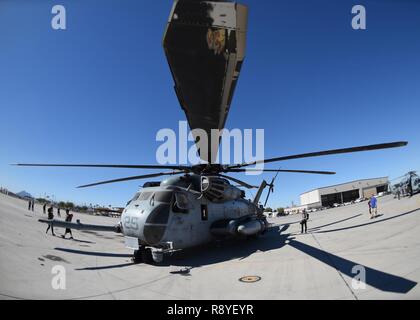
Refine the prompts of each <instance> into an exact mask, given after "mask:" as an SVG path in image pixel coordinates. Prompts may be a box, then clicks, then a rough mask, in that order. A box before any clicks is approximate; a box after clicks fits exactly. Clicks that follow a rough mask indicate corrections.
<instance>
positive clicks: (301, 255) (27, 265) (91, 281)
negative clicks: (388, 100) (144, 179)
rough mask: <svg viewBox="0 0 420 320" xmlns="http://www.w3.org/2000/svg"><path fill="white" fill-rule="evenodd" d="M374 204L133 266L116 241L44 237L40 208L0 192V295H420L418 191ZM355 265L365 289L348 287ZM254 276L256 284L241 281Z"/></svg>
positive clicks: (285, 221) (91, 219)
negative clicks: (374, 209) (58, 271)
mask: <svg viewBox="0 0 420 320" xmlns="http://www.w3.org/2000/svg"><path fill="white" fill-rule="evenodd" d="M378 205H379V213H380V214H381V215H380V216H379V217H378V218H376V219H373V220H370V219H369V214H368V209H367V203H366V202H362V203H358V204H354V205H350V206H346V207H340V208H335V209H330V210H325V211H320V212H314V213H311V214H310V220H309V222H308V234H304V235H301V234H300V225H299V220H300V216H298V215H292V216H287V217H278V218H270V222H271V223H273V224H274V225H273V228H272V229H271V230H270V231H269V232H267V233H266V234H265V235H263V236H262V237H260V238H258V239H256V240H243V241H238V240H236V241H227V242H223V243H214V244H211V245H206V246H203V247H200V248H196V249H192V250H188V251H186V252H182V253H177V254H174V255H173V256H169V257H165V261H164V263H163V264H162V265H159V266H153V265H146V264H142V263H140V264H133V263H132V261H131V253H132V252H131V250H129V249H126V248H125V247H124V243H123V242H124V241H123V237H122V236H121V235H117V234H113V233H106V232H87V231H84V232H81V231H77V230H74V231H73V234H74V237H75V239H76V240H65V239H62V238H61V237H59V235H61V234H63V232H64V230H63V229H59V228H56V229H55V233H56V235H57V236H56V237H53V236H52V235H51V234H50V233H49V234H48V235H46V234H45V229H46V225H45V224H41V223H39V222H37V220H38V219H39V218H41V217H45V215H44V214H43V213H42V208H41V206H39V205H36V207H35V212H34V213H32V212H30V211H28V210H27V202H26V201H22V200H18V199H15V198H12V197H9V196H6V195H3V194H0V299H419V298H420V288H419V282H420V194H418V195H415V196H414V197H412V198H402V199H401V200H397V199H393V197H392V196H385V197H381V198H379V199H378ZM55 212H56V211H55ZM210 214H211V213H210ZM62 216H64V212H63V211H62ZM76 219H80V220H81V222H83V223H94V224H106V225H114V224H116V223H117V222H118V219H115V218H108V217H99V216H90V215H85V214H75V217H74V221H75V220H76ZM55 265H62V266H64V268H65V275H66V289H65V290H54V289H53V287H52V279H53V277H54V274H52V268H53V266H55ZM358 265H360V266H363V267H364V269H365V274H366V279H365V282H366V287H365V288H358V287H354V286H352V283H353V282H354V281H353V277H355V276H356V273H358V272H359V271H358V270H360V269H358V268H360V267H355V266H358ZM186 268H187V270H189V272H180V270H182V269H183V270H185V269H186ZM354 268H355V269H354ZM253 275H255V276H259V277H261V280H260V281H258V282H254V283H243V282H240V281H239V280H238V279H239V278H241V277H243V276H253ZM360 275H361V274H360ZM356 284H357V283H356Z"/></svg>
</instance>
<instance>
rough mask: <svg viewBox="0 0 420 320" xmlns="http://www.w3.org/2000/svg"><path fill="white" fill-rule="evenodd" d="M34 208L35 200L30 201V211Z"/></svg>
mask: <svg viewBox="0 0 420 320" xmlns="http://www.w3.org/2000/svg"><path fill="white" fill-rule="evenodd" d="M34 207H35V199H32V202H31V210H32V211H34Z"/></svg>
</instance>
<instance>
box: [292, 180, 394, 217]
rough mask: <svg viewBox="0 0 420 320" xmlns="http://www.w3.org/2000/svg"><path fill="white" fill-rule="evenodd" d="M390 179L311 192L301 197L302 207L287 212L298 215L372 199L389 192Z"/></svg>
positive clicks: (336, 186) (353, 183) (352, 183)
mask: <svg viewBox="0 0 420 320" xmlns="http://www.w3.org/2000/svg"><path fill="white" fill-rule="evenodd" d="M388 184H389V180H388V177H382V178H373V179H362V180H356V181H351V182H346V183H342V184H337V185H334V186H328V187H323V188H318V189H315V190H311V191H308V192H305V193H302V194H301V195H300V206H297V207H293V208H287V209H285V211H286V212H289V213H296V212H300V211H302V210H303V209H312V208H320V207H330V206H332V205H333V204H335V203H339V204H342V203H346V202H351V201H354V200H356V199H358V198H370V197H371V196H372V195H376V194H378V193H379V192H383V191H387V190H388Z"/></svg>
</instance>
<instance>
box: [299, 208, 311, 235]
mask: <svg viewBox="0 0 420 320" xmlns="http://www.w3.org/2000/svg"><path fill="white" fill-rule="evenodd" d="M308 219H309V214H308V213H307V212H306V210H305V209H303V211H302V220H301V221H300V226H301V233H303V229H305V233H306V232H307V230H308V226H307V224H306V223H307V222H308Z"/></svg>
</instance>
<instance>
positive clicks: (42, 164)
mask: <svg viewBox="0 0 420 320" xmlns="http://www.w3.org/2000/svg"><path fill="white" fill-rule="evenodd" d="M12 165H14V166H23V167H74V168H126V169H173V170H191V167H188V166H172V165H147V164H145V165H143V164H139V165H137V164H135V165H131V164H55V163H52V164H47V163H16V164H12Z"/></svg>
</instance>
